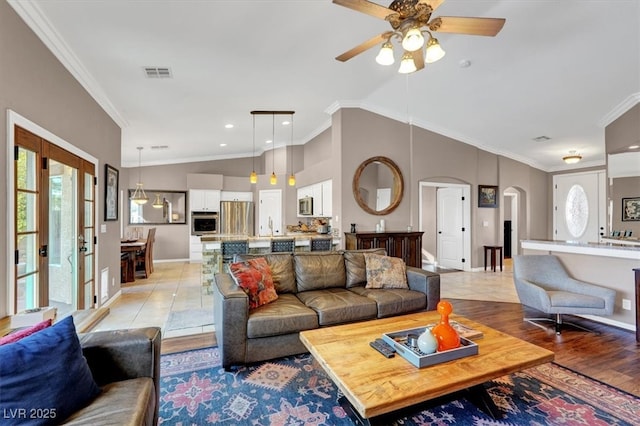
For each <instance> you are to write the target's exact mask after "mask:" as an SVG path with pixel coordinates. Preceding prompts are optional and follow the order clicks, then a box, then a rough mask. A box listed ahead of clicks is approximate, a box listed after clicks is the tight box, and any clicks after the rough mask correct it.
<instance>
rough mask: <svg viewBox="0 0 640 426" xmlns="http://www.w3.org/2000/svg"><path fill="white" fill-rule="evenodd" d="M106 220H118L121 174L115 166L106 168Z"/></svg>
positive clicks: (106, 165)
mask: <svg viewBox="0 0 640 426" xmlns="http://www.w3.org/2000/svg"><path fill="white" fill-rule="evenodd" d="M104 172H105V173H104V175H105V182H106V183H105V185H104V220H105V221H110V220H118V178H119V176H118V175H119V172H118V169H116V168H115V167H113V166H110V165H108V164H105V166H104Z"/></svg>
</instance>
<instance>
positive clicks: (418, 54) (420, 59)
mask: <svg viewBox="0 0 640 426" xmlns="http://www.w3.org/2000/svg"><path fill="white" fill-rule="evenodd" d="M422 50H423V49H418V50H416V51H414V52H411V53H412V55H413V63H414V65H415V66H416V71H420V70H421V69H422V68H424V54H423V53H422Z"/></svg>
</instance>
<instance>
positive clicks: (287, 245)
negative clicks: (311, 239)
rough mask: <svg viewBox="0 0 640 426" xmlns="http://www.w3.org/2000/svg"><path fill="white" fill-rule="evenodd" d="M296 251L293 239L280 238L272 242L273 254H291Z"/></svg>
mask: <svg viewBox="0 0 640 426" xmlns="http://www.w3.org/2000/svg"><path fill="white" fill-rule="evenodd" d="M294 249H295V240H294V239H293V238H286V239H285V238H278V239H272V240H271V253H282V252H291V253H293V250H294Z"/></svg>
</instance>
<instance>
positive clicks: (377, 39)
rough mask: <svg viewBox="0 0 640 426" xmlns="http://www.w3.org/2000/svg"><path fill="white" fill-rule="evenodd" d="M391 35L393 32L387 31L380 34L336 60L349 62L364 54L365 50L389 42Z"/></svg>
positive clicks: (337, 57)
mask: <svg viewBox="0 0 640 426" xmlns="http://www.w3.org/2000/svg"><path fill="white" fill-rule="evenodd" d="M391 34H393V32H391V31H387V32H384V33H382V34H378V35H377V36H375V37H372V38H370V39H369V40H367V41H365V42H364V43H362V44H360V45H358V46H356V47H354V48H353V49H351V50H348V51H346V52H344V53H343V54H342V55H339V56H336V59H337V60H339V61H341V62H345V61H348V60H349V59H351V58H353V57H354V56H356V55H359V54H361V53H362V52H364V51H365V50H368V49H371V48H372V47H373V46H375V45H377V44H382V43H384V42H385V41H387V39H388V38H389V37H391Z"/></svg>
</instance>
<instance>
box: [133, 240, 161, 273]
mask: <svg viewBox="0 0 640 426" xmlns="http://www.w3.org/2000/svg"><path fill="white" fill-rule="evenodd" d="M155 239H156V228H149V232H148V233H147V240H146V242H145V244H144V247H143V248H142V250H140V251H138V252H137V253H136V262H135V263H136V272H140V273H141V274H142V275H143V277H144V278H149V276H150V275H151V274H152V273H153V243H154V242H155Z"/></svg>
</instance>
